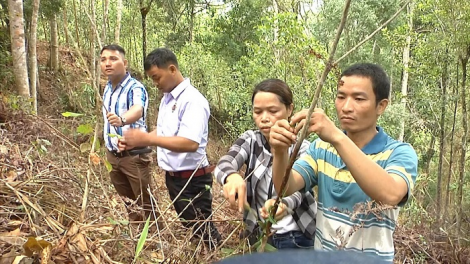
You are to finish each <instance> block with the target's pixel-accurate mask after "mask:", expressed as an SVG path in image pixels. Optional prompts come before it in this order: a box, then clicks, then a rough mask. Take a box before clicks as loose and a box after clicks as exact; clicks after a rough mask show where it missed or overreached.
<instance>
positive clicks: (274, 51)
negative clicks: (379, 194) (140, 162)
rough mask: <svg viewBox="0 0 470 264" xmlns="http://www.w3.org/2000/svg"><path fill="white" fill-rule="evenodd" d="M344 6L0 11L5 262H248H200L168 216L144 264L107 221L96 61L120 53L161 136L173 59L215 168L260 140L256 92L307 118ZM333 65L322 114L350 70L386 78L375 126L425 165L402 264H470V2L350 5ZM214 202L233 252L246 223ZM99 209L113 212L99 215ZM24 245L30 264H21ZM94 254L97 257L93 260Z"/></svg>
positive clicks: (176, 2)
mask: <svg viewBox="0 0 470 264" xmlns="http://www.w3.org/2000/svg"><path fill="white" fill-rule="evenodd" d="M343 5H344V1H340V0H324V1H321V0H310V1H300V0H226V1H222V0H217V1H216V0H212V1H210V0H129V1H122V0H103V1H101V0H83V1H77V0H41V1H40V0H25V1H16V0H8V1H7V0H0V92H1V94H0V96H1V99H2V100H1V103H0V123H2V126H1V127H0V131H1V132H2V137H1V138H0V140H1V141H2V145H1V146H0V172H1V177H0V180H1V185H0V200H1V201H2V203H1V205H0V206H1V207H2V210H1V211H0V243H3V245H4V247H3V248H4V250H3V252H2V254H3V255H4V258H7V257H9V258H11V259H15V258H17V257H19V256H23V257H31V256H32V257H33V258H34V257H35V258H37V259H41V260H43V259H45V258H49V259H52V260H54V259H55V261H58V260H60V258H61V257H63V259H70V258H74V259H75V261H77V259H79V258H80V257H82V258H83V259H88V260H90V261H96V260H95V259H100V260H102V259H105V260H106V261H108V262H110V263H113V261H121V262H123V263H129V262H130V261H137V262H139V261H140V262H142V263H147V262H146V261H153V262H155V261H164V260H178V261H188V259H191V261H194V262H207V261H212V260H216V259H220V258H223V257H226V256H229V255H232V254H239V253H241V252H246V248H244V247H243V246H241V244H243V243H237V242H236V241H235V242H234V241H231V240H230V239H228V240H227V243H226V246H225V247H223V248H222V249H220V250H219V251H217V252H216V253H210V252H205V253H204V254H202V255H203V257H201V256H197V257H195V256H196V254H195V253H194V252H196V251H197V250H202V251H204V250H203V249H201V245H199V247H197V250H196V249H194V248H191V249H190V250H188V248H187V247H185V246H183V245H185V243H186V242H189V239H186V240H185V239H184V238H181V236H183V235H182V234H179V233H178V231H175V230H178V228H179V227H177V223H175V221H174V219H175V215H171V213H170V212H171V210H170V209H168V208H170V207H168V208H167V209H168V210H166V211H165V210H164V209H162V212H163V213H167V211H168V219H170V220H168V221H169V222H171V223H172V224H175V227H174V228H173V230H172V228H167V230H169V233H168V234H165V232H163V231H162V232H161V233H160V234H159V235H158V236H153V237H149V238H147V243H146V244H147V245H146V247H145V248H143V251H141V252H140V251H139V252H138V254H136V253H137V252H136V249H135V248H133V246H132V245H134V246H137V245H138V244H139V243H138V242H139V238H141V237H142V236H139V232H137V234H134V235H135V236H134V235H132V232H131V228H130V227H128V225H126V224H127V223H125V220H123V219H125V214H124V213H123V214H122V215H119V214H117V215H116V214H113V213H112V211H113V210H117V212H119V210H123V209H122V207H120V202H119V201H120V200H119V198H115V197H114V194H113V193H114V192H113V189H112V186H110V185H109V181H108V180H107V179H106V167H107V163H106V161H105V160H104V159H103V158H102V157H103V153H104V151H103V147H102V146H100V144H99V142H100V141H99V137H100V136H101V133H102V132H101V130H100V129H101V128H100V127H101V122H102V120H101V118H102V117H101V115H100V108H101V99H100V97H101V93H102V88H103V84H104V83H105V81H106V80H105V79H104V78H103V76H102V75H101V73H100V67H99V59H98V58H99V51H100V49H101V47H102V46H103V45H106V44H110V43H118V44H120V45H122V46H123V47H124V48H125V49H126V51H127V59H128V60H129V64H130V71H131V73H132V74H133V75H134V76H136V77H137V78H139V79H141V80H142V81H143V82H144V83H145V84H146V87H147V89H148V91H149V94H150V108H151V111H149V113H150V115H151V116H150V118H149V120H150V121H149V126H150V127H152V126H154V125H155V122H156V120H155V119H156V113H157V110H158V103H159V98H161V95H159V94H158V91H157V90H156V88H155V87H154V86H153V85H152V83H151V81H150V80H148V79H147V78H146V76H145V74H144V72H143V69H142V68H143V67H142V65H143V58H144V55H145V54H147V53H148V52H149V51H151V50H153V49H154V48H157V47H168V48H170V49H172V50H173V51H174V52H175V53H176V54H177V56H178V59H179V63H180V67H181V70H182V72H183V74H184V75H185V76H187V77H189V78H191V81H192V83H193V85H194V86H195V87H197V88H198V89H199V90H200V91H201V92H202V93H203V94H204V95H205V96H206V97H207V99H208V100H209V103H210V105H211V112H212V115H211V139H212V140H211V141H212V142H213V143H211V144H212V145H211V146H210V148H209V156H210V157H209V158H210V159H211V161H212V162H216V161H217V159H218V158H219V157H220V155H222V154H223V153H224V151H225V150H226V149H227V148H228V147H229V146H230V145H231V143H232V142H233V140H234V139H236V138H237V136H238V135H240V134H241V133H242V132H243V131H245V130H246V129H251V128H253V127H254V124H253V121H252V118H251V104H250V101H251V92H252V89H253V87H254V86H255V85H256V83H258V82H260V81H261V80H263V79H266V78H280V79H283V80H285V81H286V82H287V83H288V84H289V86H290V87H291V88H292V90H293V92H294V97H295V100H294V102H295V106H296V109H297V110H299V109H303V108H308V107H309V106H310V103H311V100H312V97H313V95H314V92H315V87H316V86H317V81H318V77H319V75H320V74H321V73H322V71H323V69H324V67H325V65H326V60H327V54H328V52H329V49H330V48H331V44H332V41H333V37H334V35H335V33H336V28H337V26H338V24H339V22H340V19H341V15H342V10H343ZM390 18H393V20H392V21H391V22H389V23H388V20H389V19H390ZM384 24H385V26H383V25H384ZM376 29H379V30H378V31H377V34H374V35H373V36H371V37H370V34H371V33H372V32H374V31H375V30H376ZM369 37H370V38H369ZM366 39H367V41H366V42H365V43H363V44H361V42H362V41H363V40H366ZM358 45H359V46H358ZM356 47H357V48H356ZM351 50H352V52H351V53H348V52H349V51H351ZM346 53H348V56H346V57H342V56H343V55H344V54H346ZM336 54H337V56H336V59H337V60H338V59H339V58H341V59H340V60H338V61H339V63H338V64H336V65H335V67H334V68H333V70H332V72H331V73H330V74H329V75H328V78H327V80H326V83H325V87H324V89H323V91H322V94H321V97H320V100H319V102H318V105H319V106H320V107H322V108H324V109H325V111H326V113H327V114H329V116H330V117H331V118H332V119H335V118H336V116H335V114H334V113H335V110H334V104H333V100H334V97H335V93H336V84H337V80H338V74H339V73H340V72H341V69H344V68H345V67H347V66H348V65H350V64H352V63H355V62H373V63H378V64H380V65H382V66H383V67H384V69H385V70H386V71H387V73H388V74H389V75H390V78H391V83H392V90H391V105H389V107H388V109H387V111H386V113H385V114H384V115H383V116H382V117H381V118H380V120H379V123H380V125H381V126H383V127H384V129H385V130H386V131H387V133H389V134H390V135H391V136H392V137H394V138H397V139H400V140H404V141H406V142H408V143H410V144H411V145H412V146H413V147H414V148H415V150H416V152H417V153H418V157H419V178H418V181H417V183H416V188H415V190H414V193H413V198H412V199H411V200H410V202H409V203H408V204H407V205H406V206H405V207H404V208H402V210H401V215H400V227H399V228H398V230H397V234H396V235H395V241H396V244H397V245H396V248H397V263H398V262H399V263H432V262H436V263H470V260H469V247H468V246H469V240H468V239H469V236H468V233H469V232H470V230H469V229H470V192H468V191H466V190H468V187H469V183H468V181H469V178H470V175H469V173H468V168H467V166H468V165H469V161H468V156H467V155H466V152H467V149H468V142H469V140H470V138H469V136H468V114H467V102H468V99H467V95H466V93H467V91H466V88H467V76H468V73H467V64H468V61H469V59H470V2H469V1H465V0H435V1H432V0H411V1H397V0H390V1H381V0H357V1H352V4H351V9H350V12H349V16H348V20H347V23H346V26H345V29H344V32H343V35H342V37H341V39H340V42H339V45H338V50H337V52H336ZM66 112H67V113H68V114H65V116H64V115H63V113H66ZM73 113H78V114H77V115H75V114H73ZM310 139H313V137H311V138H310ZM64 149H66V150H67V151H66V152H64ZM159 173H161V172H160V171H159V170H158V168H156V169H155V175H158V174H159ZM161 178H162V177H157V176H156V179H157V180H156V185H157V187H156V191H155V192H157V191H158V190H160V189H161V190H162V191H161V192H160V193H165V191H164V184H163V183H162V179H161ZM38 183H39V184H38ZM64 190H67V193H66V194H64ZM219 191H220V186H216V185H215V186H214V193H215V196H216V198H215V205H214V206H215V208H217V209H218V210H220V211H219V212H218V213H216V215H215V218H216V219H217V221H219V224H220V225H223V227H222V230H224V231H225V234H224V235H225V237H227V238H230V237H232V236H233V234H235V233H236V232H235V231H236V230H237V228H238V226H239V223H240V219H239V218H240V216H238V215H237V214H236V212H235V211H231V209H228V208H226V204H224V201H223V198H221V195H220V193H218V192H219ZM58 192H59V193H60V194H58ZM54 195H55V196H57V195H58V197H60V199H57V198H54ZM67 195H70V197H67ZM159 195H160V194H159ZM161 196H164V195H163V194H161ZM158 199H160V200H159V202H160V201H162V200H164V199H165V198H158ZM103 200H105V201H107V205H105V206H103V205H100V202H101V203H106V202H104V201H103ZM164 201H165V200H164ZM167 202H168V203H167V204H170V203H171V201H167ZM64 203H65V204H67V206H66V207H64ZM116 208H117V209H116ZM162 208H166V204H165V206H162ZM98 216H100V217H98ZM94 217H95V218H94ZM96 217H97V218H98V220H97V218H96ZM123 223H124V224H123ZM41 226H42V227H41ZM235 227H236V228H235ZM74 228H75V229H74ZM117 229H118V231H116V230H117ZM67 230H68V232H67V233H66V235H64V232H65V231H67ZM71 230H73V231H74V232H72V231H71ZM27 234H29V235H33V236H34V237H36V238H37V239H39V237H41V238H43V239H44V240H42V241H47V243H51V244H50V245H51V247H50V248H52V253H51V252H49V253H47V252H46V253H44V250H42V249H41V250H34V247H33V245H36V244H34V243H38V244H41V243H42V242H38V241H35V242H31V243H32V244H28V242H29V241H28V242H26V237H27ZM2 237H3V239H2ZM233 237H234V238H235V237H237V235H236V234H235V235H234V236H233ZM82 238H83V239H84V240H82ZM126 239H127V241H126ZM140 240H142V239H140ZM144 240H145V238H144ZM187 240H188V241H187ZM229 240H230V242H229ZM77 241H79V242H77ZM103 241H104V242H103ZM149 241H158V245H159V246H155V245H153V247H152V246H149V245H148V244H152V243H149ZM165 241H166V242H165ZM181 241H184V243H182V242H181ZM44 243H46V242H44ZM166 243H169V244H170V245H176V244H178V246H177V248H178V252H179V253H181V254H179V253H175V252H173V253H171V252H172V251H175V250H174V248H173V249H172V250H169V249H168V248H166V247H165V244H166ZM172 243H175V244H172ZM23 245H26V246H25V248H29V249H30V250H31V254H30V255H31V256H29V255H28V254H26V255H27V256H25V255H23V253H22V251H21V246H23ZM45 245H46V246H44V245H43V246H41V248H45V247H47V246H48V245H49V244H45ZM52 245H53V246H52ZM90 248H91V249H92V250H91V252H92V253H86V250H85V249H90ZM137 248H138V247H137ZM120 249H124V250H120ZM165 252H166V253H165ZM198 252H199V251H198ZM7 253H8V254H7ZM44 254H46V256H44ZM47 254H49V255H47ZM192 254H193V255H192ZM191 255H192V256H193V257H192V258H191V257H188V259H185V258H186V257H187V256H191ZM135 256H138V258H136V257H135ZM185 256H186V257H185ZM111 259H112V260H111ZM2 263H3V262H2ZM5 263H7V262H5ZM9 263H11V262H9ZM57 263H60V261H58V262H57ZM71 263H73V262H71ZM77 263H80V262H79V261H78V262H77ZM148 263H152V262H148Z"/></svg>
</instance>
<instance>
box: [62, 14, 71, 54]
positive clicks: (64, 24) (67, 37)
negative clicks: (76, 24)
mask: <svg viewBox="0 0 470 264" xmlns="http://www.w3.org/2000/svg"><path fill="white" fill-rule="evenodd" d="M63 11H64V12H63V13H62V14H63V17H64V20H63V21H64V23H62V26H63V28H64V35H65V45H66V46H67V47H68V46H69V45H70V39H69V34H68V31H67V30H66V29H65V28H66V27H67V23H66V21H68V18H67V8H64V10H63Z"/></svg>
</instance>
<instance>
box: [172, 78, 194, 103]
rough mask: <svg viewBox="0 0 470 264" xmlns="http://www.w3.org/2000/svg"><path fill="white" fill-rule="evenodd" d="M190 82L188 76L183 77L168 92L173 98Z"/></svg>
mask: <svg viewBox="0 0 470 264" xmlns="http://www.w3.org/2000/svg"><path fill="white" fill-rule="evenodd" d="M189 84H190V81H189V78H184V80H183V81H182V82H181V83H180V84H178V85H177V86H176V87H175V88H174V89H173V90H171V92H170V94H171V96H172V97H173V98H175V99H176V98H178V96H180V94H181V93H182V92H183V91H184V90H185V89H186V87H188V86H189Z"/></svg>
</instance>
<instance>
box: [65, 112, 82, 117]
mask: <svg viewBox="0 0 470 264" xmlns="http://www.w3.org/2000/svg"><path fill="white" fill-rule="evenodd" d="M62 115H63V116H65V117H77V116H82V115H83V114H77V113H72V112H65V113H62Z"/></svg>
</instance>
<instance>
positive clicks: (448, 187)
mask: <svg viewBox="0 0 470 264" xmlns="http://www.w3.org/2000/svg"><path fill="white" fill-rule="evenodd" d="M457 79H458V68H457ZM458 91H459V89H458V84H457V86H456V87H455V88H454V96H455V98H456V99H455V103H454V119H453V121H452V130H451V132H450V151H449V152H450V157H449V169H448V171H447V186H446V198H445V206H444V216H447V208H448V207H449V201H450V182H451V181H452V165H453V163H454V135H455V123H456V120H457V106H458V104H459V102H458V101H459V99H458Z"/></svg>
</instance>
